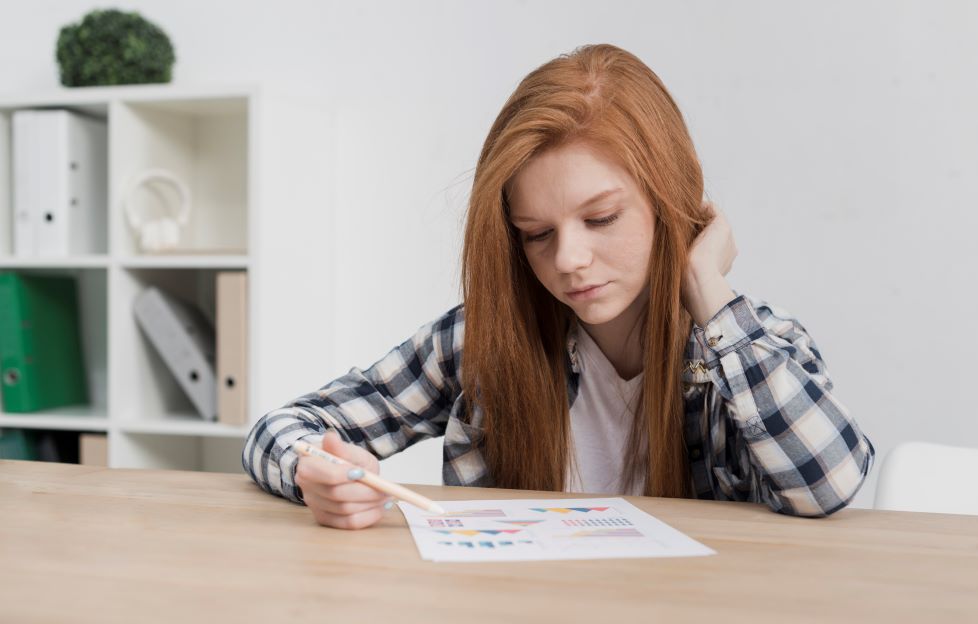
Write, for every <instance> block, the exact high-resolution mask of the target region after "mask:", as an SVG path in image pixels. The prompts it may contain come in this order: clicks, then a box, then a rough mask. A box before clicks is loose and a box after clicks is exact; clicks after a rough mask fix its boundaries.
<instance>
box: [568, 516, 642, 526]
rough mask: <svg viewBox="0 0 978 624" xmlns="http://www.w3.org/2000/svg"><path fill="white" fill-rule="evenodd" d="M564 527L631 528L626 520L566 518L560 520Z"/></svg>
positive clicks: (629, 522)
mask: <svg viewBox="0 0 978 624" xmlns="http://www.w3.org/2000/svg"><path fill="white" fill-rule="evenodd" d="M561 522H563V523H564V524H565V525H566V526H579V527H580V526H598V527H620V526H632V523H631V521H630V520H628V519H627V518H567V519H565V520H561Z"/></svg>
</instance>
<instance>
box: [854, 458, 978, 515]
mask: <svg viewBox="0 0 978 624" xmlns="http://www.w3.org/2000/svg"><path fill="white" fill-rule="evenodd" d="M976 477H978V449H975V448H964V447H959V446H947V445H944V444H933V443H930V442H904V443H902V444H899V445H897V447H896V448H894V449H893V450H892V451H890V454H889V455H887V457H886V461H885V462H884V463H883V466H882V467H881V468H880V476H879V481H878V483H877V485H876V500H875V502H874V503H873V507H875V508H876V509H888V510H892V511H926V512H931V513H952V514H972V515H978V480H976Z"/></svg>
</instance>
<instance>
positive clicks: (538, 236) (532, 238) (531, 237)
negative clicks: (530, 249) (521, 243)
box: [526, 230, 552, 243]
mask: <svg viewBox="0 0 978 624" xmlns="http://www.w3.org/2000/svg"><path fill="white" fill-rule="evenodd" d="M551 231H552V230H547V231H545V232H540V233H539V234H527V235H526V242H528V243H534V242H536V241H542V240H543V239H545V238H547V237H548V236H550V232H551Z"/></svg>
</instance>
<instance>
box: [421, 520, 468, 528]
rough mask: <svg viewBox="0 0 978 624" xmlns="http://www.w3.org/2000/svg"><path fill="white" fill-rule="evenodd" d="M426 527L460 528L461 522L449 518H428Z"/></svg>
mask: <svg viewBox="0 0 978 624" xmlns="http://www.w3.org/2000/svg"><path fill="white" fill-rule="evenodd" d="M428 525H429V526H433V527H460V526H462V521H461V520H453V519H451V518H445V519H444V520H442V519H441V518H428Z"/></svg>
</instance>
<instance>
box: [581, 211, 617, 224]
mask: <svg viewBox="0 0 978 624" xmlns="http://www.w3.org/2000/svg"><path fill="white" fill-rule="evenodd" d="M620 216H621V213H620V212H616V213H615V214H612V215H608V216H607V217H601V218H600V219H588V223H590V224H591V225H611V224H612V223H614V222H615V221H617V220H618V217H620Z"/></svg>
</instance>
